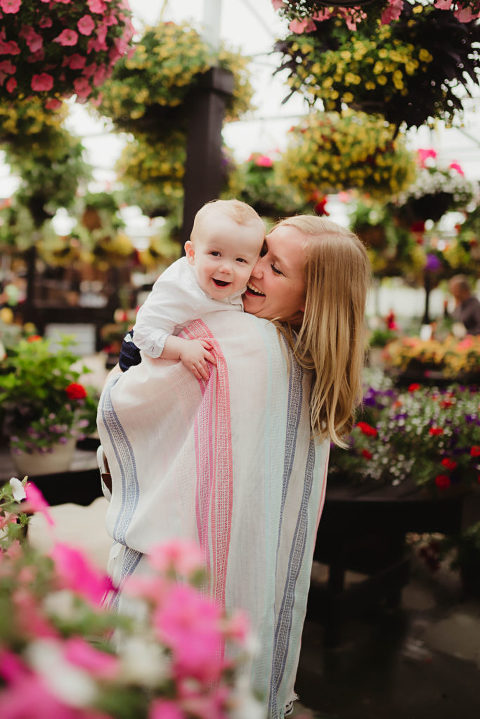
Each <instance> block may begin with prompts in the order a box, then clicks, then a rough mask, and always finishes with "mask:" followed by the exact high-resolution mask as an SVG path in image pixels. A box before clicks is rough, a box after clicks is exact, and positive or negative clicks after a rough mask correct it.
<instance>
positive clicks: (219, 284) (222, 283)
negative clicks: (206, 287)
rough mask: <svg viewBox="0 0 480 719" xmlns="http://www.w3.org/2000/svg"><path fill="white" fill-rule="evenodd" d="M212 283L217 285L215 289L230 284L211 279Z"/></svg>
mask: <svg viewBox="0 0 480 719" xmlns="http://www.w3.org/2000/svg"><path fill="white" fill-rule="evenodd" d="M212 279H213V281H214V282H215V284H216V285H217V287H226V286H227V285H230V284H231V283H230V282H224V281H223V280H216V279H215V278H214V277H212Z"/></svg>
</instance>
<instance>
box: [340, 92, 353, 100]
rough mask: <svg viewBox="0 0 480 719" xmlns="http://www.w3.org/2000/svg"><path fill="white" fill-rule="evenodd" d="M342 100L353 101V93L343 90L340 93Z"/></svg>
mask: <svg viewBox="0 0 480 719" xmlns="http://www.w3.org/2000/svg"><path fill="white" fill-rule="evenodd" d="M342 100H343V101H344V102H353V95H352V93H351V92H344V93H343V95H342Z"/></svg>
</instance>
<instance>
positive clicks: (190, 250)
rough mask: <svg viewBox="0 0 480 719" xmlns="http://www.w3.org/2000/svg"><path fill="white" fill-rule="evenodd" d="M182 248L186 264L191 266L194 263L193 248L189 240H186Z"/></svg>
mask: <svg viewBox="0 0 480 719" xmlns="http://www.w3.org/2000/svg"><path fill="white" fill-rule="evenodd" d="M184 247H185V255H186V257H187V261H188V264H189V265H193V264H194V263H195V248H194V246H193V242H191V240H187V241H186V242H185V245H184Z"/></svg>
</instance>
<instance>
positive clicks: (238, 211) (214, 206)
mask: <svg viewBox="0 0 480 719" xmlns="http://www.w3.org/2000/svg"><path fill="white" fill-rule="evenodd" d="M213 212H222V213H223V214H224V215H226V216H227V217H229V218H230V219H231V220H233V221H234V222H236V223H237V225H252V224H255V223H258V229H259V231H260V232H262V233H263V234H264V233H265V223H264V222H263V220H262V218H261V217H260V215H258V214H257V213H256V212H255V210H254V209H253V207H250V205H247V203H246V202H242V201H241V200H235V199H233V200H212V201H211V202H207V203H206V204H205V205H203V207H201V208H200V209H199V210H198V212H197V214H196V215H195V219H194V221H193V227H192V232H191V234H190V240H191V241H192V242H195V237H196V235H197V233H198V232H200V230H201V225H202V223H203V222H204V221H205V220H206V219H208V218H209V217H210V215H211V214H212V213H213Z"/></svg>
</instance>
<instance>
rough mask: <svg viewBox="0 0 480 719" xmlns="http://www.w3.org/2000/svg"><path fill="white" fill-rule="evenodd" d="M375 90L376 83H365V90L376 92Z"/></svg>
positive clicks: (368, 81)
mask: <svg viewBox="0 0 480 719" xmlns="http://www.w3.org/2000/svg"><path fill="white" fill-rule="evenodd" d="M375 88H376V85H375V83H374V82H372V81H371V80H367V82H366V83H365V89H366V90H375Z"/></svg>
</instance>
